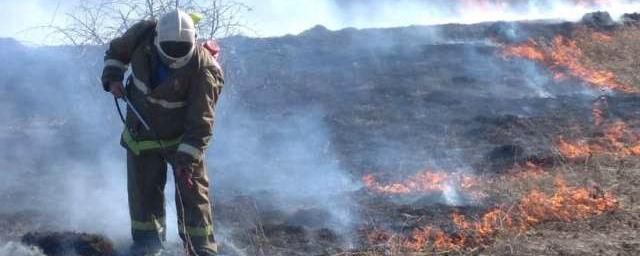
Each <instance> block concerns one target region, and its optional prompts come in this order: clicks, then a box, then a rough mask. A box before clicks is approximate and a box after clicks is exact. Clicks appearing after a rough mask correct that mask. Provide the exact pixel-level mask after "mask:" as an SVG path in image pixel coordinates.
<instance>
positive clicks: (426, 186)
mask: <svg viewBox="0 0 640 256" xmlns="http://www.w3.org/2000/svg"><path fill="white" fill-rule="evenodd" d="M362 182H363V183H364V185H365V186H366V187H367V189H369V190H371V191H373V192H376V193H383V194H410V193H427V192H435V191H444V190H446V189H447V187H448V186H450V184H457V186H459V187H460V188H461V189H463V190H468V189H471V188H472V187H473V186H474V185H475V184H476V183H477V180H476V178H474V177H473V176H470V175H465V174H459V173H448V172H443V171H422V172H419V173H417V174H416V175H414V176H412V177H410V178H408V179H407V180H405V181H402V182H397V183H390V184H382V183H380V182H379V181H377V180H376V178H375V177H374V176H373V175H371V174H369V175H365V176H364V177H363V178H362Z"/></svg>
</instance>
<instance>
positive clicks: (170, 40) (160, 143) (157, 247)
mask: <svg viewBox="0 0 640 256" xmlns="http://www.w3.org/2000/svg"><path fill="white" fill-rule="evenodd" d="M104 61H105V63H104V70H103V73H102V83H103V87H104V90H106V91H109V92H111V94H113V95H114V96H115V97H117V98H124V99H126V100H128V101H129V104H131V106H132V107H133V109H135V110H137V112H138V113H139V114H140V116H141V117H142V118H139V117H137V116H136V115H135V113H134V112H135V111H133V109H132V108H131V107H129V108H127V114H126V118H125V129H124V131H123V133H122V137H121V145H122V146H123V147H125V148H126V149H127V189H128V199H129V213H130V217H131V233H132V237H133V245H132V246H131V252H132V254H133V255H161V253H162V242H163V241H164V240H165V237H166V234H165V230H166V224H165V216H166V215H165V208H164V204H165V202H164V200H165V199H164V193H163V191H164V186H165V184H166V180H167V164H169V165H171V167H172V169H173V173H174V177H175V180H176V205H177V206H176V209H177V211H178V228H179V234H180V237H181V238H182V240H183V242H184V245H185V248H186V251H187V252H188V254H189V255H199V256H208V255H216V254H217V247H216V243H215V239H214V236H213V225H212V211H211V203H210V201H209V180H208V177H207V169H206V167H205V159H204V158H205V157H204V156H205V150H206V149H207V145H208V143H209V139H210V138H211V136H212V129H213V119H214V109H215V105H216V103H217V101H218V98H219V97H220V93H221V90H222V87H223V84H224V81H223V77H222V70H221V69H220V66H219V65H218V63H217V62H216V60H215V59H214V57H213V56H212V54H211V53H210V52H209V51H207V49H205V48H204V47H202V46H199V45H198V44H197V43H196V31H195V25H194V21H193V19H192V17H191V16H189V14H187V13H185V12H183V11H181V10H175V11H172V12H169V13H167V14H165V15H163V16H162V17H161V18H160V19H159V20H144V21H141V22H138V23H136V24H135V25H133V26H132V27H131V28H129V29H128V30H127V31H126V32H125V33H124V35H122V36H121V37H118V38H116V39H114V40H113V41H111V43H110V45H109V49H108V50H107V51H106V54H105V59H104ZM129 65H131V73H130V75H129V76H128V78H127V82H126V86H123V80H124V75H125V73H126V71H127V70H128V66H129ZM144 123H147V124H148V126H149V127H150V129H149V130H147V129H146V128H145V124H144Z"/></svg>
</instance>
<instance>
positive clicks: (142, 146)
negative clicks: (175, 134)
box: [122, 128, 182, 155]
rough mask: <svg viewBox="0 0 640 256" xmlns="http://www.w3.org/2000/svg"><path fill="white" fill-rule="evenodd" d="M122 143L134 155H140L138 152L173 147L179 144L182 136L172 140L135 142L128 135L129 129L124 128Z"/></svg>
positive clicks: (129, 134)
mask: <svg viewBox="0 0 640 256" xmlns="http://www.w3.org/2000/svg"><path fill="white" fill-rule="evenodd" d="M122 141H124V143H125V144H127V148H129V150H131V152H133V154H135V155H140V152H142V151H145V150H153V149H161V148H162V147H165V148H166V147H173V146H175V145H178V144H180V141H182V136H180V137H179V138H176V139H173V140H159V141H157V140H143V141H136V140H134V139H133V137H132V136H131V133H129V129H127V128H125V129H124V131H123V132H122Z"/></svg>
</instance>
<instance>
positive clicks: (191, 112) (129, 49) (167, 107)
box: [102, 20, 224, 167]
mask: <svg viewBox="0 0 640 256" xmlns="http://www.w3.org/2000/svg"><path fill="white" fill-rule="evenodd" d="M155 26H156V22H155V21H153V20H147V21H141V22H138V23H136V24H135V25H133V26H132V27H131V28H130V29H129V30H127V32H125V33H124V35H122V36H121V37H118V38H116V39H114V40H112V41H111V43H110V45H109V49H108V50H107V51H106V54H105V66H104V69H103V72H102V82H103V86H104V88H105V89H107V88H108V87H107V85H108V83H109V82H114V81H122V80H123V79H124V74H125V72H126V71H127V68H128V66H131V76H130V77H129V78H128V79H127V87H126V93H127V96H128V98H129V100H130V102H131V104H132V105H133V106H135V108H136V109H137V110H138V112H140V114H141V115H142V117H143V118H144V119H145V121H146V122H147V123H148V124H149V125H150V126H151V129H152V130H153V131H146V130H145V129H144V128H143V127H142V124H141V123H140V121H138V119H137V118H136V117H135V116H134V114H133V113H132V112H131V110H130V109H128V110H127V117H126V122H125V123H126V128H127V129H126V130H125V131H126V133H123V137H122V144H123V146H125V147H126V148H128V149H129V150H131V151H133V152H134V153H136V151H137V154H139V153H140V152H143V151H145V150H152V149H157V147H152V146H153V145H156V146H157V145H159V144H160V143H155V144H154V143H153V142H150V141H157V140H162V141H164V142H172V143H166V144H167V145H165V147H173V148H172V149H174V150H176V152H177V153H176V164H179V165H182V166H181V167H192V166H194V165H196V164H198V163H199V162H200V161H202V158H203V155H204V151H205V150H206V148H207V146H208V143H209V140H210V138H211V136H212V132H213V131H212V130H213V121H214V110H215V105H216V103H217V101H218V98H219V96H220V93H221V91H222V87H223V84H224V79H223V77H222V71H221V70H220V68H219V65H218V63H217V62H216V61H215V59H214V58H213V57H212V56H211V55H210V54H209V53H208V52H207V50H205V49H204V48H202V47H201V46H197V48H196V51H195V53H194V55H193V58H192V59H191V61H190V62H189V63H188V64H187V65H185V66H184V67H182V68H180V69H176V70H173V72H171V75H169V77H168V78H167V79H166V81H164V82H163V83H161V84H159V85H158V86H157V87H156V88H154V89H151V88H150V87H149V86H148V85H149V84H150V78H151V75H152V72H151V71H152V70H154V68H155V67H156V65H158V63H157V62H158V61H160V60H159V58H157V51H156V50H155V48H154V47H155V46H154V45H153V38H154V36H155V34H154V31H155ZM125 135H127V136H128V137H125ZM176 138H179V139H176ZM178 140H179V141H178ZM133 142H136V143H133ZM141 142H144V143H141ZM164 142H163V143H162V144H163V145H164V144H165V143H164ZM169 144H170V146H169ZM176 146H177V147H176Z"/></svg>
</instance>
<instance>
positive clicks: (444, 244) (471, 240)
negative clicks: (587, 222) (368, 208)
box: [368, 178, 618, 251]
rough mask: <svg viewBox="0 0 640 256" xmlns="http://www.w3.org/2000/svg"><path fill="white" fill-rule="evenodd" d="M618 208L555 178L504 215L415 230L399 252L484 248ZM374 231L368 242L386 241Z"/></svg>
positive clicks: (605, 196) (457, 218) (607, 198)
mask: <svg viewBox="0 0 640 256" xmlns="http://www.w3.org/2000/svg"><path fill="white" fill-rule="evenodd" d="M617 207H618V201H617V199H616V198H615V197H614V196H613V195H612V194H610V193H597V192H594V191H592V190H590V189H588V188H584V187H570V186H567V184H566V182H565V180H564V179H562V178H556V182H555V189H554V192H553V193H552V194H546V193H544V192H542V191H540V190H538V189H534V190H533V191H531V192H530V193H529V194H527V195H525V196H524V197H523V198H522V199H520V201H519V202H518V203H517V204H516V206H515V207H513V208H512V209H513V210H509V211H505V210H503V209H502V208H495V209H493V210H490V211H488V212H487V213H485V214H484V215H482V216H481V218H480V219H478V220H475V221H468V220H467V218H466V217H465V216H463V215H461V214H459V213H453V214H452V215H451V221H452V222H453V224H455V226H456V227H457V229H458V232H457V233H455V234H448V233H446V232H444V231H443V230H442V229H440V228H437V227H434V226H424V227H420V228H415V229H414V230H413V231H412V232H411V234H410V235H409V236H408V237H404V238H403V239H401V240H400V241H399V243H400V246H401V247H402V248H406V249H407V250H411V251H429V250H433V251H447V250H457V249H460V248H463V247H465V246H472V245H478V244H485V243H487V242H488V240H489V239H490V238H491V236H493V235H495V234H496V233H498V232H500V231H509V230H512V231H524V230H526V229H528V228H530V227H531V226H533V225H535V224H539V223H541V222H545V221H572V220H578V219H583V218H586V217H589V216H593V215H600V214H603V213H606V212H609V211H612V210H614V209H616V208H617ZM381 232H382V231H380V230H375V232H372V233H371V235H369V237H368V238H369V239H370V240H369V241H370V242H372V243H374V242H376V241H377V242H380V241H379V240H376V239H380V238H383V239H386V241H384V242H389V238H390V237H391V235H389V233H388V232H382V233H383V234H385V235H380V234H381Z"/></svg>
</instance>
